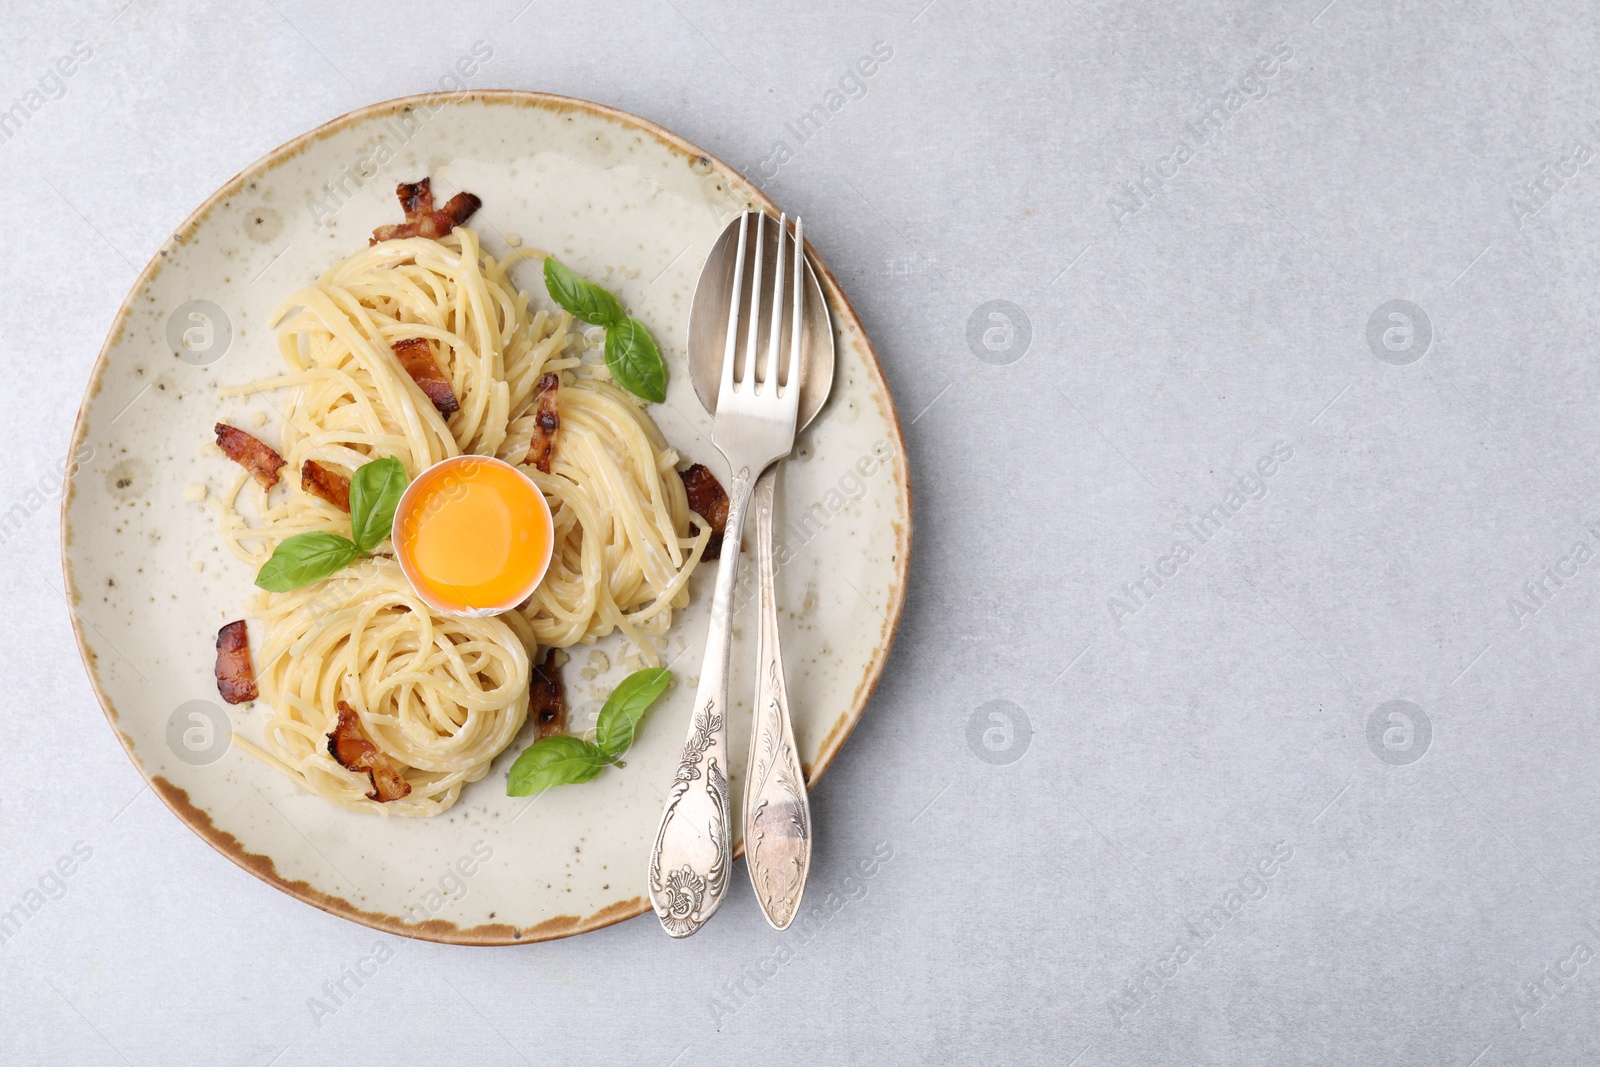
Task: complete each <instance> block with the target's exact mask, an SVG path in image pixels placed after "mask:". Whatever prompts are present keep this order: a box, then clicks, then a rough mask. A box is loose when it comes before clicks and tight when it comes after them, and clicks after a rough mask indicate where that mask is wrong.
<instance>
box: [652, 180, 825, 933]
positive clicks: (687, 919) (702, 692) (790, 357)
mask: <svg viewBox="0 0 1600 1067" xmlns="http://www.w3.org/2000/svg"><path fill="white" fill-rule="evenodd" d="M752 223H755V231H756V241H755V263H754V270H753V272H752V277H751V279H750V284H749V308H748V319H749V321H748V324H747V327H746V336H745V346H744V359H743V360H742V361H741V360H739V358H738V356H739V344H738V341H739V325H740V313H741V311H743V310H745V309H744V308H742V307H741V305H742V304H744V291H745V262H746V259H745V245H746V242H747V238H748V237H749V231H750V228H751V224H752ZM765 230H766V227H765V226H763V225H761V215H760V213H759V212H754V211H747V212H745V213H744V215H743V216H742V217H741V218H740V221H739V246H738V252H737V253H736V254H735V258H734V268H733V284H732V292H731V294H730V299H729V301H728V339H727V344H726V346H725V348H724V350H723V355H722V382H721V384H720V385H719V387H718V390H717V414H716V417H715V420H714V421H713V423H712V432H711V440H712V442H713V443H715V444H716V446H717V448H718V449H720V450H721V452H722V454H723V456H724V457H726V459H727V461H728V468H729V470H730V471H732V482H731V484H730V485H729V486H728V523H727V527H726V529H725V530H724V532H723V537H722V558H721V561H720V562H719V563H718V565H717V584H716V591H715V593H714V595H713V596H712V600H711V626H710V629H709V631H708V632H707V634H706V658H705V664H704V665H703V666H702V667H701V670H700V685H699V687H698V688H697V689H696V690H695V695H694V708H693V711H692V712H691V714H690V718H689V737H688V740H687V741H686V742H685V743H684V746H683V757H682V759H681V760H680V761H679V763H678V773H677V774H676V776H674V778H673V780H672V789H671V792H670V793H669V794H668V795H667V806H666V810H664V811H663V812H662V813H661V825H660V827H659V828H658V829H657V830H656V842H655V848H654V850H653V851H652V852H651V854H650V903H651V904H652V905H654V907H655V910H656V915H657V917H658V918H660V920H661V925H662V927H663V928H664V929H665V930H666V931H667V933H669V934H671V935H672V936H673V937H688V936H689V935H690V934H692V933H694V932H695V931H696V930H698V929H700V927H702V926H704V925H705V923H706V920H707V919H709V918H711V916H712V914H713V913H715V912H716V910H717V908H718V907H720V906H721V904H722V900H723V897H725V896H726V895H727V892H728V874H729V869H730V868H731V867H732V866H733V848H732V843H731V841H732V837H731V829H730V825H731V824H730V819H729V815H728V777H727V773H728V772H727V768H728V657H729V653H730V652H731V650H732V644H733V590H734V586H735V584H736V583H737V581H738V577H739V538H740V536H741V534H742V533H743V530H744V520H745V511H746V509H747V508H748V506H749V504H750V494H751V490H752V489H753V488H754V487H755V483H756V479H757V478H758V477H760V475H761V472H762V471H764V470H766V468H767V467H768V466H769V465H771V464H772V463H773V462H774V461H775V460H779V459H782V458H783V457H784V456H787V455H788V454H789V452H790V451H791V450H792V449H793V448H794V435H795V419H796V415H797V414H798V411H799V402H800V362H799V356H800V341H801V327H802V325H803V323H804V310H805V272H804V261H803V260H802V259H801V257H802V256H803V255H804V251H803V250H804V248H805V243H804V240H803V237H802V233H801V228H800V220H799V219H798V218H797V219H795V233H794V238H793V240H790V239H789V238H788V225H787V219H783V220H780V222H779V224H778V255H777V267H776V270H775V272H774V273H775V274H776V275H777V277H776V279H775V280H774V282H773V286H772V292H771V293H770V295H769V294H764V293H763V292H762V288H761V262H762V258H763V257H762V253H763V251H764V249H763V247H762V244H763V241H764V239H765ZM786 246H787V247H789V248H790V249H792V251H791V252H790V254H789V257H786V256H785V251H784V250H785V247H786ZM786 258H792V260H793V262H792V263H791V264H788V266H789V270H788V271H787V272H786V271H785V265H786ZM786 273H787V274H789V275H790V278H789V282H790V289H791V290H792V292H790V293H786V292H785V274H786ZM786 322H787V323H792V326H791V329H790V331H789V332H790V337H789V342H788V345H787V346H785V344H784V337H783V334H784V324H785V323H786ZM763 342H764V343H765V347H766V360H765V364H764V366H763V367H762V368H761V373H760V374H758V373H757V357H758V354H759V353H760V350H761V348H762V346H763ZM780 358H781V359H782V370H781V372H780V369H779V361H780ZM780 381H782V382H783V383H786V384H784V385H783V386H782V387H781V388H780V386H779V382H780Z"/></svg>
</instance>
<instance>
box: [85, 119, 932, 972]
mask: <svg viewBox="0 0 1600 1067" xmlns="http://www.w3.org/2000/svg"><path fill="white" fill-rule="evenodd" d="M438 101H444V102H448V103H456V102H477V101H481V102H483V103H488V104H510V105H518V106H522V107H538V108H544V109H546V110H549V111H555V112H561V111H584V112H588V113H590V114H593V115H597V116H599V117H601V118H605V119H610V120H611V121H613V122H618V123H621V124H623V125H625V126H630V127H632V128H634V129H638V130H642V131H644V132H646V133H649V134H651V135H653V136H654V137H655V138H656V139H657V140H659V141H661V142H662V143H663V144H665V145H666V146H667V147H669V148H671V149H674V150H676V151H677V152H678V153H679V154H680V155H683V156H685V157H687V158H689V159H691V160H705V161H706V164H707V165H709V166H710V167H712V168H713V169H715V170H716V172H717V173H718V174H719V175H721V176H722V178H723V179H724V180H725V181H727V182H728V184H729V186H730V188H732V189H734V190H735V191H737V192H739V193H741V194H743V195H744V196H745V197H747V198H748V199H749V200H750V201H751V202H752V203H755V204H758V205H760V206H761V207H762V208H763V209H764V210H767V211H770V212H773V213H776V212H777V211H778V207H777V205H776V204H774V203H773V202H772V200H771V199H769V198H768V197H767V196H766V194H764V193H763V192H762V191H761V190H760V189H759V188H757V187H756V186H755V185H754V184H752V183H751V182H750V181H748V180H747V179H746V178H745V177H744V176H743V175H742V174H740V173H739V172H738V171H736V170H734V169H733V168H732V167H730V166H728V164H726V163H724V162H723V161H722V160H720V159H718V158H717V157H716V156H713V155H711V154H710V153H709V152H706V151H704V150H703V149H701V148H699V147H697V146H695V145H693V144H690V143H689V142H688V141H686V140H684V139H683V138H682V137H679V136H678V135H677V134H675V133H672V132H671V131H669V130H666V129H663V128H662V127H661V126H658V125H657V124H656V123H654V122H651V121H650V120H648V119H643V118H640V117H639V116H637V115H632V114H629V113H628V112H626V111H620V110H618V109H617V108H614V107H608V106H607V105H605V104H596V103H593V102H591V101H588V100H579V99H577V98H576V97H570V96H559V95H556V94H554V93H538V92H530V91H526V90H521V89H480V90H474V91H470V92H448V93H418V94H416V95H413V96H401V97H396V98H395V99H393V100H385V101H383V102H381V103H377V104H369V105H367V106H366V107H363V108H358V109H357V110H355V111H351V112H349V113H347V114H344V115H341V116H339V117H338V118H336V119H332V120H330V121H328V122H325V123H323V124H322V125H320V126H318V127H316V128H315V129H312V130H309V131H307V132H306V133H303V134H301V135H300V136H298V137H295V138H293V139H292V140H289V141H285V142H284V143H283V144H281V145H279V146H278V147H277V148H274V149H273V150H272V151H270V152H268V153H267V154H266V155H264V156H262V157H261V158H260V159H257V160H256V161H255V162H253V163H251V164H250V165H249V166H248V167H246V168H245V169H244V170H242V171H240V172H239V173H238V174H235V175H234V176H233V177H232V178H230V179H229V180H228V181H227V182H226V183H225V184H224V185H223V186H222V187H221V188H220V189H218V190H217V191H216V192H214V193H212V194H211V196H210V197H208V198H207V199H206V201H205V203H203V204H201V205H200V206H199V207H198V208H196V209H195V210H194V212H193V213H192V214H191V215H190V216H189V217H188V218H186V219H184V220H183V222H182V224H181V225H179V226H178V228H177V229H176V230H174V231H173V233H172V236H171V237H170V238H168V239H167V241H165V242H163V243H162V245H161V247H160V248H158V249H157V250H156V253H155V254H154V255H153V256H151V257H150V262H149V263H148V264H146V265H145V268H144V270H142V271H140V272H139V277H138V278H136V279H135V280H134V283H133V287H132V288H131V289H130V290H129V291H128V295H127V297H126V298H124V299H123V301H122V305H121V306H120V307H119V308H118V309H117V314H116V317H115V318H114V319H113V320H112V323H111V329H110V330H109V331H108V332H107V334H106V341H105V344H104V345H102V346H101V349H100V354H99V356H98V357H97V358H96V359H95V364H94V368H93V369H92V370H91V371H90V374H89V382H88V385H87V386H86V387H85V389H84V394H83V401H82V403H81V404H80V405H79V408H78V418H77V422H76V424H75V425H74V427H73V431H72V443H71V446H70V448H69V449H68V452H67V454H68V455H76V454H77V450H78V447H79V446H80V445H81V444H82V443H83V438H84V433H85V429H86V425H87V419H88V413H89V405H90V403H91V401H93V399H94V397H95V395H96V394H97V393H98V392H99V385H100V379H101V376H102V375H103V374H104V373H105V369H106V360H107V357H108V356H109V354H110V352H111V349H112V347H113V346H114V345H115V344H116V342H117V341H118V340H119V339H120V338H121V336H122V330H123V327H124V325H125V324H126V322H127V319H128V316H129V314H130V311H131V306H132V304H133V301H134V298H135V297H136V296H137V295H138V294H139V293H140V292H141V291H143V289H144V287H145V286H146V285H148V284H149V283H150V281H151V280H152V279H154V278H155V276H156V275H157V274H158V273H160V270H161V267H162V265H163V262H164V260H165V257H166V254H167V253H166V250H167V248H168V247H170V246H172V245H173V244H184V243H186V242H187V241H188V239H189V238H190V237H191V236H192V235H193V234H194V231H195V229H196V228H197V227H198V226H199V225H200V223H202V222H203V221H204V220H205V218H206V216H207V215H209V214H210V213H211V209H212V208H213V207H215V206H216V204H217V203H218V202H219V201H221V200H222V199H224V198H225V197H228V196H231V195H232V194H234V193H236V192H238V191H239V190H240V189H241V188H243V187H244V184H245V182H247V181H249V180H251V179H252V178H255V177H258V176H260V175H261V174H263V173H266V172H267V171H270V170H271V169H273V168H274V167H276V166H277V165H279V164H281V163H283V162H284V161H286V160H287V159H289V158H291V157H293V156H294V155H296V154H298V153H299V152H300V151H301V150H302V149H304V148H305V147H306V146H308V145H311V144H314V143H316V142H317V141H321V140H323V139H324V138H327V137H329V136H330V135H332V134H334V133H337V132H339V131H340V130H343V129H345V128H346V127H348V126H351V125H354V124H356V123H358V122H361V121H364V120H366V119H369V118H372V117H373V116H377V115H383V114H387V113H390V112H395V111H403V110H405V109H407V108H412V107H416V106H418V105H420V104H422V103H424V102H427V103H429V104H430V105H431V104H432V103H434V102H438ZM807 244H808V245H809V244H810V242H807ZM808 251H809V252H810V256H811V260H812V264H813V266H814V267H815V268H816V269H817V271H818V273H819V275H820V279H821V282H822V287H823V291H824V292H825V293H826V295H827V298H828V302H829V303H830V304H831V305H832V306H833V309H834V312H835V322H834V328H835V329H836V330H842V331H846V332H848V333H850V334H852V335H854V336H855V337H856V338H857V339H858V340H859V342H860V344H861V347H862V348H863V349H864V351H865V353H866V362H867V370H868V371H869V372H870V373H871V375H872V377H873V380H874V381H875V382H876V384H877V386H878V389H879V391H880V392H881V394H882V395H883V396H884V397H885V398H886V399H887V403H886V404H885V406H886V407H887V409H888V410H887V412H886V415H887V416H888V422H889V424H890V426H891V427H892V429H893V432H894V445H895V450H896V451H895V463H896V467H897V470H896V474H897V475H898V481H899V484H900V495H901V501H900V510H901V513H902V514H903V515H904V517H905V521H904V524H903V525H902V524H900V523H898V522H897V523H896V524H895V525H896V527H897V529H896V531H895V542H896V553H895V554H896V557H897V564H898V565H897V566H896V568H895V587H894V588H893V589H892V590H891V592H890V601H891V602H890V604H889V611H888V614H887V615H886V616H885V617H884V621H883V629H882V631H881V635H882V636H881V637H880V639H879V642H878V649H877V653H876V654H875V655H874V656H873V659H872V662H871V663H870V664H869V665H868V667H867V674H866V677H865V678H863V679H862V681H861V685H860V686H859V687H858V688H857V689H856V693H855V696H854V699H853V700H852V702H851V706H850V708H849V709H848V710H847V711H845V712H844V713H843V714H842V715H840V717H839V719H838V720H837V721H836V722H835V723H834V724H833V726H832V727H831V728H830V729H829V730H828V733H827V735H826V736H824V738H823V740H822V746H821V749H820V750H819V752H818V756H817V761H816V763H815V764H814V765H812V766H810V767H807V768H805V771H806V782H807V785H808V786H815V785H816V783H817V781H818V780H819V779H820V778H821V777H822V773H823V772H824V771H825V770H827V769H828V766H829V764H831V763H832V762H833V758H834V757H835V756H836V755H837V754H838V752H839V749H840V747H841V746H843V745H844V742H845V739H846V738H848V737H849V736H850V732H851V731H852V730H853V729H855V725H856V723H858V722H860V721H861V715H862V713H863V712H864V711H865V710H866V706H867V701H868V700H869V699H871V697H872V692H873V690H874V689H876V688H877V685H878V680H879V678H881V677H882V675H883V668H884V665H885V664H886V663H887V662H888V658H889V651H890V648H891V646H892V645H893V643H894V637H895V631H896V630H897V629H898V628H899V625H900V616H901V612H902V611H903V609H904V608H905V600H906V579H907V576H908V574H909V568H910V563H911V520H912V512H911V468H910V464H909V463H908V462H907V457H906V442H905V431H904V428H903V427H902V426H901V425H900V417H899V414H898V412H896V411H895V408H894V399H893V396H892V395H891V394H890V392H889V384H888V382H887V381H885V380H884V377H883V368H882V366H880V365H879V363H878V355H877V352H875V351H874V350H873V347H872V342H871V340H870V339H869V338H868V337H867V334H866V331H865V330H864V329H863V328H862V326H861V320H860V318H859V317H857V315H856V310H855V308H854V307H853V306H852V305H851V303H850V298H849V297H847V296H845V294H844V290H843V289H842V288H840V286H839V282H838V279H836V278H835V277H834V276H833V272H832V271H831V270H829V269H828V267H827V264H825V263H824V262H823V261H822V257H821V256H820V255H818V254H817V251H816V249H815V248H809V249H808ZM76 489H77V468H76V467H75V466H74V467H72V468H69V473H68V477H67V481H66V488H65V490H64V491H63V492H62V494H61V570H62V575H63V579H64V581H65V583H66V595H67V601H68V609H69V614H70V615H71V617H72V632H73V636H74V637H75V638H76V639H77V643H78V655H79V657H80V658H81V659H82V660H83V665H84V669H85V671H86V672H87V673H88V675H89V684H90V685H91V686H92V687H93V688H94V693H95V697H96V698H97V699H98V700H99V701H100V707H101V710H102V711H104V712H105V715H106V720H107V722H109V723H110V724H111V728H112V730H113V731H114V732H115V733H116V735H117V739H118V740H119V741H120V742H121V743H122V748H123V751H125V752H126V753H127V754H128V758H129V759H130V760H132V761H133V765H134V766H135V767H136V768H138V770H139V773H140V775H142V776H143V777H144V779H145V780H146V781H147V782H149V783H150V785H151V787H152V791H153V792H155V794H156V795H157V796H159V797H160V798H161V802H162V803H163V804H165V805H166V806H167V807H168V808H169V809H170V810H171V811H172V813H173V814H174V815H176V816H177V817H178V818H179V819H181V820H182V821H183V822H184V823H185V824H186V825H187V826H188V827H189V829H191V830H193V831H194V832H195V833H196V834H197V835H199V836H200V838H201V839H202V840H204V841H205V842H206V843H207V844H209V845H210V846H211V847H212V848H214V849H216V850H217V851H218V852H220V853H222V854H223V855H224V856H226V857H228V859H230V860H232V861H233V862H234V863H235V864H237V865H238V866H240V867H242V868H244V869H245V870H246V871H249V872H250V873H251V874H253V875H255V876H256V877H257V878H259V879H261V880H262V881H264V882H266V883H268V884H269V885H271V886H273V887H274V888H276V889H279V890H282V891H283V892H285V893H287V894H289V895H290V896H292V897H295V898H296V899H298V900H301V901H304V902H305V903H307V904H310V905H311V906H313V907H315V908H320V909H321V910H323V911H326V912H328V913H330V914H332V915H337V916H339V917H340V918H343V919H349V920H350V921H352V922H356V923H360V924H362V925H363V926H370V927H372V928H373V929H375V930H382V931H384V932H385V933H391V934H396V935H398V936H400V937H414V938H420V939H422V940H425V941H437V942H440V943H443V944H452V945H525V944H531V943H534V942H538V941H551V940H554V939H556V938H562V937H570V936H572V935H573V934H582V933H587V932H589V931H590V930H598V929H601V928H602V927H606V926H610V925H612V924H614V923H619V922H622V921H624V920H626V919H632V918H635V917H636V916H639V915H643V914H644V913H645V912H647V911H649V910H650V904H649V901H648V900H647V899H646V898H645V897H643V896H637V897H631V898H624V899H622V900H619V901H616V902H615V903H612V904H609V905H607V906H605V907H603V908H601V909H600V910H599V911H596V912H594V913H593V914H591V915H588V916H575V915H574V916H557V917H555V918H551V919H547V920H545V921H544V922H542V923H540V924H539V925H538V926H535V927H530V928H528V929H517V928H514V927H511V926H509V925H507V924H503V923H496V924H491V925H487V926H474V927H466V928H463V927H460V926H457V925H456V924H454V923H449V922H444V921H442V920H428V921H426V922H423V923H413V922H408V921H407V920H405V919H403V918H401V917H399V916H396V915H387V914H384V913H381V912H371V911H364V910H362V909H360V908H357V907H356V906H355V905H354V904H351V903H350V902H349V901H347V900H344V899H343V898H341V897H335V896H332V895H330V894H327V893H323V892H322V891H320V890H318V889H316V888H315V887H313V886H311V885H309V884H307V883H305V882H299V881H290V880H288V879H287V878H285V877H284V876H283V875H280V874H279V873H278V872H277V868H276V866H275V865H274V863H273V861H272V857H270V856H262V855H258V854H256V853H252V852H249V851H246V849H245V848H244V846H243V844H242V843H241V842H240V841H239V840H238V839H237V838H235V837H234V836H233V835H232V834H230V833H228V832H227V831H225V830H223V829H221V828H219V827H218V826H216V825H215V823H213V822H212V820H211V817H210V815H209V814H208V813H207V812H206V811H205V810H204V809H202V808H199V807H197V806H195V805H194V804H193V803H192V802H191V801H190V800H189V796H188V794H187V793H186V792H185V791H184V790H182V789H180V788H179V787H177V786H176V785H174V784H173V783H171V782H169V781H168V780H167V779H165V778H163V777H161V776H160V775H155V776H152V775H151V774H150V773H149V772H147V771H146V770H145V768H144V765H143V764H142V763H140V762H139V759H138V757H137V756H135V755H134V753H133V746H132V743H131V742H130V741H129V739H128V738H127V736H125V735H124V734H123V732H122V730H121V728H120V727H119V726H118V725H117V711H116V709H115V708H114V707H113V706H112V704H111V701H110V699H109V698H108V697H107V696H106V693H105V690H104V689H103V688H102V687H101V685H100V678H99V675H98V673H97V671H96V661H95V658H94V656H93V654H92V653H91V651H90V649H89V647H88V645H87V644H86V643H85V641H84V637H83V627H82V625H81V624H80V620H79V618H78V611H77V604H78V602H79V600H80V594H79V592H78V588H77V584H76V583H75V582H74V581H73V576H72V560H71V557H70V556H69V555H68V552H67V549H68V546H70V544H71V543H72V531H71V527H70V526H69V525H68V521H67V516H68V510H69V508H70V506H71V503H72V499H73V496H74V494H75V492H76ZM742 854H743V848H742V847H741V848H740V849H739V850H737V851H736V852H735V853H734V855H735V856H739V855H742Z"/></svg>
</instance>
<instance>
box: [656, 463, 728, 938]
mask: <svg viewBox="0 0 1600 1067" xmlns="http://www.w3.org/2000/svg"><path fill="white" fill-rule="evenodd" d="M751 482H752V478H751V474H750V468H749V467H740V468H739V469H738V470H737V471H735V472H734V474H733V484H732V485H731V486H730V487H729V491H728V524H727V526H726V527H725V529H724V532H723V539H722V558H721V560H720V561H719V562H718V564H717V584H716V592H715V594H714V595H713V596H712V599H711V625H710V627H709V629H708V630H707V632H706V658H705V664H704V665H703V666H702V668H701V670H700V685H699V687H698V688H697V689H696V690H695V697H694V714H693V716H691V718H690V720H689V737H688V740H686V741H685V742H684V746H683V758H682V759H681V760H680V761H679V763H678V772H677V774H676V775H675V776H674V777H673V779H672V789H671V792H669V793H668V794H667V806H666V810H664V811H663V812H662V813H661V826H660V827H659V828H658V829H657V830H656V843H655V848H654V849H653V850H652V851H651V853H650V903H651V904H652V905H653V906H654V907H655V910H656V916H657V917H658V918H659V919H660V920H661V926H662V928H663V929H665V930H666V931H667V933H669V934H671V935H672V936H673V937H688V936H689V935H690V934H692V933H694V932H695V931H696V930H698V929H700V927H702V926H704V925H705V922H706V920H707V919H709V918H711V916H712V914H713V913H714V912H715V911H716V910H717V908H718V907H719V906H721V904H722V898H723V897H724V896H726V895H727V892H728V871H729V869H730V868H731V867H732V866H733V846H732V843H731V835H730V833H729V830H730V827H731V820H730V818H729V815H728V770H727V768H728V656H729V653H730V651H731V650H732V645H733V589H734V585H735V583H736V582H737V580H738V577H739V538H740V537H741V536H742V534H743V531H744V519H745V512H746V510H747V509H748V506H749V503H750V491H751V488H752V485H751Z"/></svg>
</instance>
